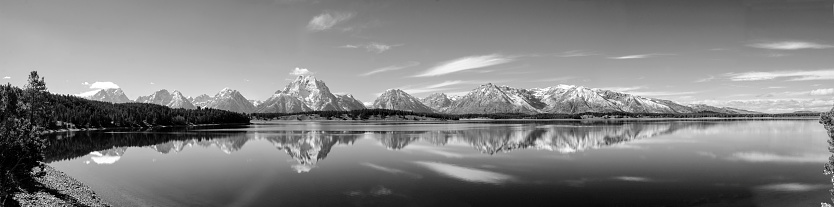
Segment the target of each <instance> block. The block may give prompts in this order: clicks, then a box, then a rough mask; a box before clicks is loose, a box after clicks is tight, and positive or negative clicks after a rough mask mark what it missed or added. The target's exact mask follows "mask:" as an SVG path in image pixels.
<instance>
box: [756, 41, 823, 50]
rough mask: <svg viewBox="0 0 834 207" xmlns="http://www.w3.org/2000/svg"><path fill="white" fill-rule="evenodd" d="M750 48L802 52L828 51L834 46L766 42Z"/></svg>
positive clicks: (809, 43)
mask: <svg viewBox="0 0 834 207" xmlns="http://www.w3.org/2000/svg"><path fill="white" fill-rule="evenodd" d="M747 46H750V47H755V48H761V49H770V50H801V49H828V48H834V45H826V44H819V43H813V42H805V41H781V42H764V43H756V44H750V45H747Z"/></svg>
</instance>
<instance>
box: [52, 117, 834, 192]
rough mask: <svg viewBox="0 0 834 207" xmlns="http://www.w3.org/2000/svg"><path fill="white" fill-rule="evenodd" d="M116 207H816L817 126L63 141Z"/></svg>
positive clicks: (823, 182) (197, 132) (285, 127)
mask: <svg viewBox="0 0 834 207" xmlns="http://www.w3.org/2000/svg"><path fill="white" fill-rule="evenodd" d="M56 136H59V137H61V139H62V141H60V142H58V143H55V144H54V145H53V146H54V147H53V149H51V151H50V153H49V155H48V156H47V157H48V159H49V160H50V161H51V163H50V164H49V165H51V166H53V167H55V168H57V169H58V170H61V171H63V172H66V173H67V174H69V175H71V176H73V177H75V178H77V179H78V180H80V181H82V182H84V183H86V184H88V185H89V186H90V187H92V188H93V189H94V190H96V191H97V192H98V193H99V194H100V195H102V196H103V197H104V198H105V199H106V200H108V201H110V202H111V203H113V204H115V205H117V206H780V207H781V206H819V203H820V202H823V201H830V195H829V193H828V190H829V189H830V188H831V183H830V177H826V176H825V175H823V174H822V166H823V163H824V162H826V161H827V159H828V156H829V155H830V153H829V152H828V151H827V143H826V138H827V135H826V134H825V131H824V129H823V128H822V126H821V125H820V124H818V123H817V121H816V120H799V121H797V120H793V121H662V122H597V123H588V122H578V121H562V122H451V123H362V122H350V123H346V122H285V123H272V124H262V125H251V126H241V127H232V128H202V129H199V128H195V129H190V130H183V129H180V130H175V129H167V130H155V131H132V132H92V133H75V134H68V135H56Z"/></svg>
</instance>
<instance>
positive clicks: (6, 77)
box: [3, 76, 12, 79]
mask: <svg viewBox="0 0 834 207" xmlns="http://www.w3.org/2000/svg"><path fill="white" fill-rule="evenodd" d="M3 79H12V77H9V76H5V77H3Z"/></svg>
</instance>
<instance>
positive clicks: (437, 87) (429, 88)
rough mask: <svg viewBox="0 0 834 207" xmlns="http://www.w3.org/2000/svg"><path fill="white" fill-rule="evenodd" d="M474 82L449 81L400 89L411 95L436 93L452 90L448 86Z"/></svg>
mask: <svg viewBox="0 0 834 207" xmlns="http://www.w3.org/2000/svg"><path fill="white" fill-rule="evenodd" d="M472 82H473V81H463V80H449V81H444V82H441V83H436V84H431V85H424V86H419V87H415V86H412V85H409V86H403V87H399V88H400V89H401V90H403V91H405V92H406V93H409V94H412V95H413V94H420V93H428V92H435V91H443V90H449V89H451V88H446V87H448V86H453V85H458V84H465V83H472Z"/></svg>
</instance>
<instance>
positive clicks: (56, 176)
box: [14, 164, 111, 207]
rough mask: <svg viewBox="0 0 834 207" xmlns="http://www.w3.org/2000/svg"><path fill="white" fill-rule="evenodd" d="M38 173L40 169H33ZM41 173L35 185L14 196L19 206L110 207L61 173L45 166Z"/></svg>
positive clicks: (87, 189)
mask: <svg viewBox="0 0 834 207" xmlns="http://www.w3.org/2000/svg"><path fill="white" fill-rule="evenodd" d="M44 165H45V164H44ZM40 172H41V169H38V168H34V169H33V173H40ZM43 173H45V174H44V175H43V176H41V177H38V178H35V180H36V182H37V183H34V184H33V186H30V187H28V188H27V189H23V191H24V192H22V193H18V194H16V195H15V196H14V199H15V200H17V201H18V202H19V203H20V205H21V206H89V207H99V206H111V205H110V204H107V203H106V202H104V200H102V199H101V198H100V197H99V196H98V195H97V194H96V193H95V192H93V190H92V189H90V187H87V186H86V185H84V184H83V183H81V182H79V181H78V180H75V179H74V178H72V177H70V176H68V175H66V174H64V173H63V172H61V171H58V170H55V169H54V168H52V167H50V166H48V165H45V167H44V168H43Z"/></svg>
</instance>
